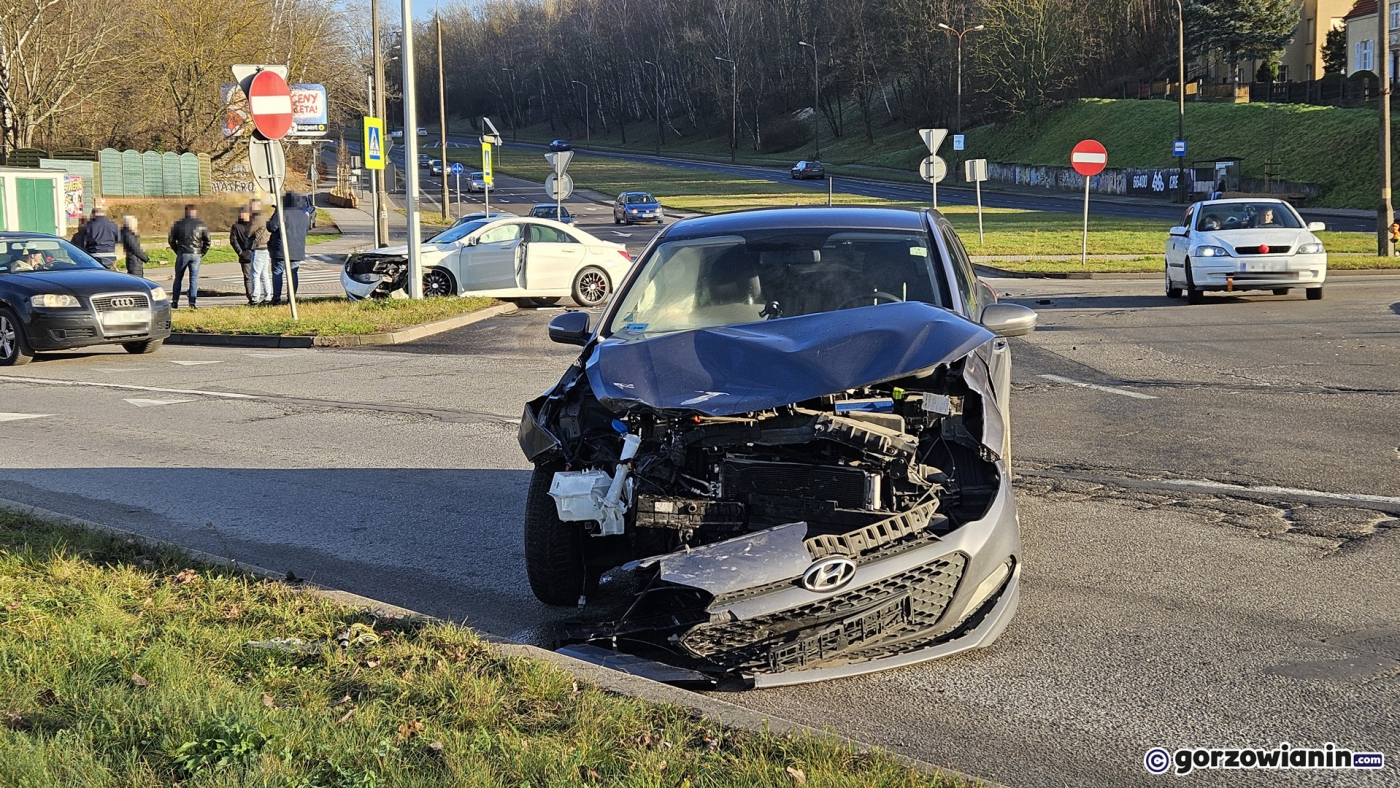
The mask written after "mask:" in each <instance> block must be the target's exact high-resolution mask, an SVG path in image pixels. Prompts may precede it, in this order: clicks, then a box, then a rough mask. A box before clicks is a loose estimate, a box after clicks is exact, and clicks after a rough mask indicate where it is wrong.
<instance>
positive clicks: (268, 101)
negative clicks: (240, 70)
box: [248, 71, 292, 140]
mask: <svg viewBox="0 0 1400 788" xmlns="http://www.w3.org/2000/svg"><path fill="white" fill-rule="evenodd" d="M248 112H249V114H251V115H252V116H253V125H254V126H256V127H257V130H258V133H259V134H261V135H263V136H264V137H266V138H267V139H270V140H280V139H282V138H283V137H285V136H287V132H289V131H291V130H292V89H291V88H290V87H288V86H287V80H285V79H283V78H282V77H281V75H279V74H278V73H277V72H275V71H259V72H258V73H257V74H255V75H253V81H252V83H251V84H249V85H248Z"/></svg>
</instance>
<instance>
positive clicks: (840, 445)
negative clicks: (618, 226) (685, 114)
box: [520, 210, 1034, 686]
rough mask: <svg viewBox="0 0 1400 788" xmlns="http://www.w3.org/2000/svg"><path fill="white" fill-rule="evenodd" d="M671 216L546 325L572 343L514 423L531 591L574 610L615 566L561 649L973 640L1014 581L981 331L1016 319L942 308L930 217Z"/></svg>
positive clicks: (677, 656)
mask: <svg viewBox="0 0 1400 788" xmlns="http://www.w3.org/2000/svg"><path fill="white" fill-rule="evenodd" d="M819 213H821V212H819ZM736 217H737V218H736ZM843 219H848V220H849V221H847V222H845V224H849V225H850V226H843V222H842V220H843ZM695 221H696V222H698V223H699V225H700V226H691V227H687V226H686V225H687V223H686V222H681V223H678V224H677V225H675V226H674V227H673V228H669V229H668V231H667V232H666V233H664V234H663V235H662V236H661V237H659V238H658V239H657V241H656V242H655V243H654V244H653V246H652V248H651V249H649V250H648V252H647V254H646V255H645V256H644V257H643V259H642V260H641V261H640V262H639V263H638V266H637V267H636V268H635V269H634V271H633V275H632V277H631V278H630V280H629V281H628V282H627V283H625V284H624V287H623V288H622V289H621V290H620V291H619V295H618V297H617V299H616V300H615V302H614V303H613V305H612V306H611V307H610V308H609V309H608V310H606V311H605V312H604V314H603V316H602V323H601V324H600V325H599V326H598V329H597V331H596V333H592V332H590V330H589V327H588V321H589V318H588V315H587V314H586V313H582V312H573V313H566V314H564V315H560V316H559V317H557V318H556V319H555V322H554V323H553V324H551V327H550V332H551V337H552V338H555V339H556V340H558V341H564V342H574V343H578V344H583V345H584V351H583V354H582V356H581V357H580V359H579V360H578V361H577V362H576V363H575V364H574V365H573V366H572V367H571V368H570V369H569V371H568V372H567V373H566V374H565V376H564V378H563V379H562V380H561V381H560V382H559V384H558V385H556V386H555V387H554V388H553V389H552V390H550V391H549V392H548V393H546V394H545V395H544V396H542V397H540V398H539V399H536V400H534V401H532V402H531V403H529V404H528V405H527V407H526V412H525V415H524V418H523V419H522V423H521V432H520V441H521V446H522V448H523V449H524V450H525V453H526V455H527V457H529V459H530V460H531V461H532V462H534V463H535V466H536V470H535V472H534V475H533V477H532V481H531V485H530V490H529V498H528V502H527V510H526V523H525V552H526V564H527V570H528V573H529V579H530V584H531V587H532V589H533V590H534V592H535V594H536V595H537V596H538V597H539V598H540V599H541V600H542V601H544V602H546V603H549V604H556V605H580V604H582V603H584V602H585V601H587V600H588V599H589V598H590V597H592V596H594V595H595V594H596V593H597V590H598V588H599V581H600V578H601V577H602V575H603V574H604V573H605V572H609V571H610V570H615V569H616V570H617V572H619V573H620V574H622V575H624V576H625V580H619V581H618V582H617V585H618V586H620V587H626V588H630V589H631V593H630V598H628V599H627V600H626V601H625V602H626V603H625V605H623V606H622V607H619V608H618V614H617V615H615V616H612V617H611V618H610V619H608V620H604V621H598V620H590V621H587V622H583V623H577V624H571V625H569V626H567V627H566V628H565V629H564V631H563V637H562V640H563V644H564V646H565V649H566V650H567V651H569V652H570V653H573V654H575V655H576V656H580V657H583V658H585V659H591V660H593V661H596V662H600V663H602V664H610V665H625V666H626V669H629V670H633V671H636V672H642V673H645V674H647V675H651V676H653V677H657V678H661V679H663V680H673V681H679V682H694V683H707V682H717V681H719V682H726V683H733V682H737V683H739V684H740V685H741V686H774V685H779V684H790V683H798V682H806V681H814V680H819V679H824V678H830V677H836V676H844V675H852V674H855V673H863V672H869V671H873V670H880V669H885V668H889V667H894V666H898V665H905V664H911V663H914V662H918V661H922V660H926V659H930V658H934V657H938V656H944V655H948V654H952V653H956V652H959V651H963V650H966V649H970V648H976V647H980V646H985V645H988V644H989V643H991V641H992V640H994V639H995V638H996V636H997V635H998V634H999V633H1000V632H1001V631H1002V629H1004V628H1005V626H1006V625H1007V623H1008V621H1009V620H1010V618H1011V616H1012V614H1013V613H1014V611H1015V608H1016V604H1017V598H1018V589H1019V576H1020V571H1021V567H1020V548H1019V535H1018V526H1017V520H1016V510H1015V502H1014V499H1013V497H1012V492H1011V488H1010V484H1009V478H1008V477H1009V471H1008V467H1007V458H1006V456H1005V454H1006V449H1007V447H1008V446H1009V437H1008V435H1007V433H1006V429H1007V422H1008V420H1007V417H1006V409H1005V398H1004V395H1005V392H1004V391H998V387H999V386H1000V387H1003V388H1004V387H1005V386H1006V385H1007V381H1008V380H1009V367H1007V366H1006V365H1007V364H1009V359H1008V358H1006V355H1005V354H1006V348H1005V345H1006V342H1005V340H1004V339H1000V338H998V337H997V334H998V333H1000V334H1002V335H1011V334H1017V333H1025V332H1026V331H1029V330H1030V328H1031V327H1033V325H1034V315H1033V313H1030V312H1029V310H1024V309H1023V308H1020V307H1014V306H1007V305H995V304H993V305H991V306H990V307H989V309H988V311H986V312H983V314H982V319H983V323H985V325H979V324H978V323H975V322H973V321H971V320H969V319H968V317H967V316H966V315H965V314H961V312H966V311H967V309H968V308H969V307H968V304H969V303H975V301H974V302H969V301H968V299H967V297H965V296H964V295H963V294H961V293H960V292H959V290H958V284H957V282H958V280H957V278H956V277H955V276H954V275H953V274H952V272H951V271H950V270H949V265H951V264H945V261H946V260H947V259H948V256H949V254H950V251H949V247H948V243H950V241H948V240H947V239H946V237H945V236H943V235H942V233H941V227H939V226H938V223H943V222H944V220H943V219H942V217H939V216H938V215H937V214H931V213H928V212H923V213H914V212H903V211H881V212H868V211H829V212H825V213H822V215H821V218H820V219H814V218H812V217H811V215H810V212H806V211H791V210H784V211H774V212H755V213H751V214H740V215H735V216H731V217H713V218H710V219H703V220H695ZM726 222H727V223H726ZM802 222H807V223H808V224H812V223H816V222H820V223H821V225H822V226H802V227H801V228H800V231H794V230H793V229H792V227H791V225H792V224H793V223H797V224H799V225H801V223H802ZM872 224H874V225H875V227H876V229H872V228H871V225H872ZM828 225H829V226H828ZM935 228H937V229H935ZM687 231H689V232H687ZM951 242H952V243H956V235H952V241H951ZM974 298H975V297H974ZM959 303H961V304H962V306H961V307H958V306H957V305H958V304H959ZM619 568H620V569H619ZM609 585H613V583H612V582H611V581H610V583H609Z"/></svg>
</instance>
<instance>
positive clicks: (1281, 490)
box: [1157, 479, 1400, 506]
mask: <svg viewBox="0 0 1400 788" xmlns="http://www.w3.org/2000/svg"><path fill="white" fill-rule="evenodd" d="M1157 483H1158V484H1164V485H1166V486H1168V487H1181V488H1183V489H1193V488H1194V489H1200V488H1204V489H1207V490H1221V491H1224V492H1252V493H1268V494H1270V495H1290V496H1299V497H1309V498H1325V499H1327V500H1329V501H1339V502H1341V503H1378V504H1385V505H1388V506H1400V498H1396V497H1392V496H1389V495H1367V494H1365V493H1330V492H1322V491H1321V490H1304V489H1299V488H1295V487H1278V486H1275V485H1271V484H1258V485H1254V484H1231V483H1229V482H1213V481H1210V480H1208V479H1199V480H1193V479H1160V480H1158V481H1157Z"/></svg>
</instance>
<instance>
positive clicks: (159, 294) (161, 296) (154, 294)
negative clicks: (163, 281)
mask: <svg viewBox="0 0 1400 788" xmlns="http://www.w3.org/2000/svg"><path fill="white" fill-rule="evenodd" d="M151 300H152V301H169V300H170V295H169V294H167V293H166V292H165V288H163V287H159V286H157V287H155V288H152V290H151Z"/></svg>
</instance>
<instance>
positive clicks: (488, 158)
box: [481, 142, 496, 186]
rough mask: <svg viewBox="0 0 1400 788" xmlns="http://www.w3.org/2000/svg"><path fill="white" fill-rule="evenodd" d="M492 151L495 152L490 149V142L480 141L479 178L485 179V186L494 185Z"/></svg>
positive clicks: (494, 171) (494, 168) (494, 174)
mask: <svg viewBox="0 0 1400 788" xmlns="http://www.w3.org/2000/svg"><path fill="white" fill-rule="evenodd" d="M493 153H495V151H494V150H493V149H492V146H491V143H489V142H483V143H481V180H483V181H485V183H486V185H487V186H495V185H496V167H495V161H494V158H495V157H494V156H492V154H493Z"/></svg>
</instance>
